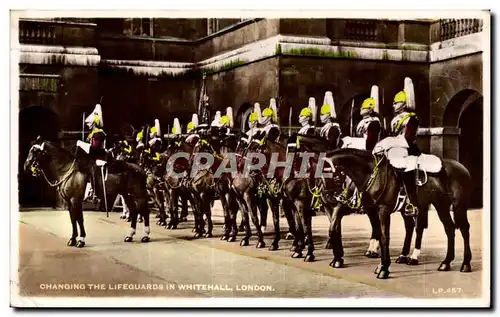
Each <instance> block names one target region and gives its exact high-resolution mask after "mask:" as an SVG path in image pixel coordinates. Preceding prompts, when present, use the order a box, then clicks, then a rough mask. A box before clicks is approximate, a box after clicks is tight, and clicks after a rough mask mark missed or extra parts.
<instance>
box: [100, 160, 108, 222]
mask: <svg viewBox="0 0 500 317" xmlns="http://www.w3.org/2000/svg"><path fill="white" fill-rule="evenodd" d="M100 168H101V176H102V190H103V191H104V208H106V218H109V210H108V198H107V197H106V180H105V179H104V166H100Z"/></svg>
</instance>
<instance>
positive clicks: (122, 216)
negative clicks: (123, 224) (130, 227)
mask: <svg viewBox="0 0 500 317" xmlns="http://www.w3.org/2000/svg"><path fill="white" fill-rule="evenodd" d="M158 217H159V216H158V215H156V218H158ZM125 218H126V217H125V216H124V215H121V216H120V219H125Z"/></svg>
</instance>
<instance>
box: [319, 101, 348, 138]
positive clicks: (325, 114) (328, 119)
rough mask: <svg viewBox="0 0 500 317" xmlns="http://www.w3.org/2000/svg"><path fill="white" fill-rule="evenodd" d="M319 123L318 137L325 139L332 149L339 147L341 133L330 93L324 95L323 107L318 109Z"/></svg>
mask: <svg viewBox="0 0 500 317" xmlns="http://www.w3.org/2000/svg"><path fill="white" fill-rule="evenodd" d="M319 118H320V121H321V123H322V124H323V126H322V127H321V130H320V131H319V136H320V137H322V138H323V139H326V140H327V141H328V143H330V144H331V145H332V146H333V148H337V147H339V146H340V139H341V137H342V132H341V130H340V125H339V124H338V123H337V112H336V111H335V103H334V101H333V94H332V93H331V92H330V91H327V92H326V93H325V98H324V101H323V106H321V109H320V117H319Z"/></svg>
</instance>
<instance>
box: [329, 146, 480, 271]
mask: <svg viewBox="0 0 500 317" xmlns="http://www.w3.org/2000/svg"><path fill="white" fill-rule="evenodd" d="M327 156H328V157H327V158H326V159H325V160H326V161H327V162H328V163H329V165H330V166H331V168H332V169H333V171H334V172H336V169H338V170H341V171H343V172H344V173H346V174H347V175H348V176H349V178H351V179H352V180H353V182H354V183H355V184H356V186H357V187H358V188H359V189H360V191H361V192H362V193H363V195H362V203H363V206H376V207H375V209H374V210H376V211H378V215H379V219H380V224H381V241H380V242H381V253H382V254H381V263H380V265H379V267H378V268H377V270H375V273H376V274H378V275H377V278H382V279H386V278H388V277H389V266H390V264H391V258H390V254H389V238H390V220H391V219H390V216H391V213H392V212H393V210H394V208H393V207H394V205H395V204H396V200H397V196H398V192H399V189H400V185H401V184H400V182H399V179H398V175H397V173H396V171H395V170H394V168H393V167H392V166H391V165H390V163H389V162H388V160H387V159H386V158H385V156H383V155H382V156H374V155H372V154H370V153H368V152H366V151H361V150H355V149H342V150H336V151H333V152H331V153H329V154H328V155H327ZM442 162H443V168H442V169H441V171H440V172H439V173H435V174H431V173H428V180H427V182H426V183H425V184H424V185H422V186H421V187H419V188H418V206H417V207H418V208H419V210H420V213H419V215H418V218H421V217H426V216H427V213H428V210H429V205H430V204H432V205H433V206H434V207H435V208H436V211H437V213H438V216H439V219H440V220H441V222H442V223H443V226H444V229H445V232H446V235H447V238H448V245H447V252H446V257H445V259H444V260H443V261H442V262H441V264H440V266H439V268H438V270H439V271H448V270H450V263H451V261H452V260H453V259H454V258H455V229H460V232H461V233H462V237H463V239H464V260H463V263H462V266H461V268H460V271H461V272H470V271H471V266H470V261H471V258H472V254H471V249H470V241H469V235H470V233H469V228H470V225H469V222H468V219H467V208H468V201H469V196H470V184H471V176H470V173H469V172H468V171H467V169H466V168H465V167H464V166H463V165H462V164H460V163H459V162H457V161H454V160H450V159H443V160H442ZM443 180H446V181H447V184H446V183H444V182H443ZM449 191H450V192H449ZM451 209H453V213H454V221H453V219H452V217H451V212H450V210H451ZM418 218H417V221H418ZM406 230H407V231H408V227H407V228H406ZM411 230H413V228H411ZM407 234H408V232H407ZM330 239H331V241H332V244H333V256H334V258H333V260H332V262H331V263H330V265H331V266H333V267H341V266H342V264H343V259H342V257H343V248H342V241H341V232H340V225H338V226H336V227H334V228H333V230H332V231H331V232H330Z"/></svg>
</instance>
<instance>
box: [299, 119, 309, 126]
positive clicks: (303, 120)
mask: <svg viewBox="0 0 500 317" xmlns="http://www.w3.org/2000/svg"><path fill="white" fill-rule="evenodd" d="M299 123H300V124H301V125H302V126H303V127H304V126H306V125H307V124H308V123H309V118H308V117H300V118H299Z"/></svg>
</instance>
